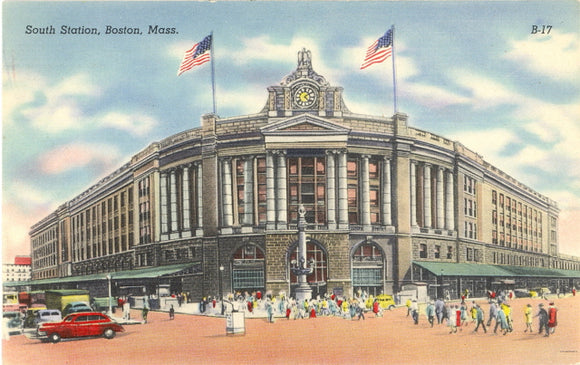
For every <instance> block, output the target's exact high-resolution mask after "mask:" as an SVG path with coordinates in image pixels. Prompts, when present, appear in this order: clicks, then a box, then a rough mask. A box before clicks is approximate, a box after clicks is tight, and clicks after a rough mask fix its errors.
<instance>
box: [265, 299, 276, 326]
mask: <svg viewBox="0 0 580 365" xmlns="http://www.w3.org/2000/svg"><path fill="white" fill-rule="evenodd" d="M266 313H267V314H268V322H269V323H274V304H273V303H272V301H271V300H270V298H268V300H267V301H266Z"/></svg>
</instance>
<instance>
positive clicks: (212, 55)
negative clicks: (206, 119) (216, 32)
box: [210, 30, 217, 114]
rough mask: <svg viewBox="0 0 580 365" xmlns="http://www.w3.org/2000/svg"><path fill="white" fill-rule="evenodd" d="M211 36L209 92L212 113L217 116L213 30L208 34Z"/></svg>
mask: <svg viewBox="0 0 580 365" xmlns="http://www.w3.org/2000/svg"><path fill="white" fill-rule="evenodd" d="M210 36H211V44H210V48H211V50H210V52H211V92H212V96H213V113H214V114H217V107H216V102H215V67H214V58H215V53H214V52H213V42H214V39H213V30H212V31H211V33H210Z"/></svg>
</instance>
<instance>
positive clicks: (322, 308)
mask: <svg viewBox="0 0 580 365" xmlns="http://www.w3.org/2000/svg"><path fill="white" fill-rule="evenodd" d="M223 305H224V309H223V310H222V303H221V302H220V301H219V300H218V298H215V297H213V298H203V299H202V300H201V301H200V313H203V314H210V315H211V314H220V313H221V314H223V313H224V312H229V311H235V312H239V311H244V312H245V314H246V315H247V316H249V317H252V316H262V315H264V313H265V314H266V317H267V318H268V321H270V322H273V321H274V318H276V317H278V318H286V319H287V320H296V319H308V318H316V317H320V316H338V317H342V318H346V319H358V320H361V319H362V320H364V319H365V315H369V314H370V315H373V316H375V317H381V316H382V312H383V310H384V308H381V306H380V303H379V301H378V300H377V298H376V297H374V296H373V295H369V294H367V293H366V292H365V291H359V292H357V293H356V294H355V296H353V297H343V296H340V295H335V294H325V295H322V296H316V297H314V298H311V299H303V300H297V299H295V298H292V297H288V296H287V295H286V294H285V293H280V294H279V295H277V296H273V295H271V294H266V295H262V293H261V292H253V293H248V292H245V293H239V292H238V293H236V294H228V295H227V296H226V297H225V298H224V301H223Z"/></svg>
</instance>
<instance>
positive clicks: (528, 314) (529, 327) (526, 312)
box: [524, 303, 534, 333]
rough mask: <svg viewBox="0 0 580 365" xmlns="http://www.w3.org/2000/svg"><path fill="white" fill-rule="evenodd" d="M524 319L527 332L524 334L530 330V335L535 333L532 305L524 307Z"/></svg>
mask: <svg viewBox="0 0 580 365" xmlns="http://www.w3.org/2000/svg"><path fill="white" fill-rule="evenodd" d="M524 319H525V321H526V330H525V331H524V332H528V330H530V333H533V332H534V330H533V329H532V305H531V304H529V303H528V305H526V306H525V307H524Z"/></svg>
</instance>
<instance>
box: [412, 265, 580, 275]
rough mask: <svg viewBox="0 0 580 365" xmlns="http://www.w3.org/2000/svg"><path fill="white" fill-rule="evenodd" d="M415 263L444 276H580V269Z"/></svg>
mask: <svg viewBox="0 0 580 365" xmlns="http://www.w3.org/2000/svg"><path fill="white" fill-rule="evenodd" d="M413 264H415V265H417V266H419V267H422V268H423V269H425V270H428V271H430V272H431V273H433V274H434V275H443V276H488V277H546V278H562V279H566V278H580V271H573V270H561V269H548V268H543V267H527V266H506V265H488V264H466V263H450V262H432V261H413Z"/></svg>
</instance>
